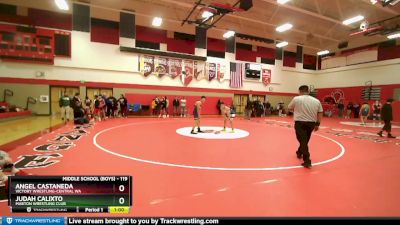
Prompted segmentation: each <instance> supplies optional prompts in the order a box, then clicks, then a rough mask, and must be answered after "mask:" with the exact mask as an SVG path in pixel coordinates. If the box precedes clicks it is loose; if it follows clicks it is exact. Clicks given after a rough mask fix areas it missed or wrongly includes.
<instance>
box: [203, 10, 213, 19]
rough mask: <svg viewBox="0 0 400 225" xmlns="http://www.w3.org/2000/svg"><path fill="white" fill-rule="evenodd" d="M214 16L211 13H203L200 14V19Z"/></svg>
mask: <svg viewBox="0 0 400 225" xmlns="http://www.w3.org/2000/svg"><path fill="white" fill-rule="evenodd" d="M213 15H214V14H213V13H212V12H210V11H204V12H203V13H202V14H201V17H202V18H205V19H206V18H209V17H212V16H213Z"/></svg>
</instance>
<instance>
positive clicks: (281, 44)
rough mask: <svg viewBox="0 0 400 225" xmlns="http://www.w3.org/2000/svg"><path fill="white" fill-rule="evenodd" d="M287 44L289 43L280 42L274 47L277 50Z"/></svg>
mask: <svg viewBox="0 0 400 225" xmlns="http://www.w3.org/2000/svg"><path fill="white" fill-rule="evenodd" d="M288 44H289V43H288V42H287V41H283V42H280V43H278V44H276V47H277V48H283V47H285V46H287V45H288Z"/></svg>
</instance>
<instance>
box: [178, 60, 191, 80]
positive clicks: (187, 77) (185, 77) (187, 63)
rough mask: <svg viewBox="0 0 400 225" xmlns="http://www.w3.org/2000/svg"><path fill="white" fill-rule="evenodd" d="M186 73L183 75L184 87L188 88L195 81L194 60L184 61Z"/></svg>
mask: <svg viewBox="0 0 400 225" xmlns="http://www.w3.org/2000/svg"><path fill="white" fill-rule="evenodd" d="M183 67H184V72H183V73H182V75H181V81H182V83H183V85H185V86H187V85H189V83H190V82H191V81H192V80H193V60H183Z"/></svg>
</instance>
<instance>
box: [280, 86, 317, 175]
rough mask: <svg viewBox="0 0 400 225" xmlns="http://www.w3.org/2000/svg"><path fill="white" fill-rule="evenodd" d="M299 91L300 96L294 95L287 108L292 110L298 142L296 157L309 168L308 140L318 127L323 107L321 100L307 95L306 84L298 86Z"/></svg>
mask: <svg viewBox="0 0 400 225" xmlns="http://www.w3.org/2000/svg"><path fill="white" fill-rule="evenodd" d="M299 93H300V96H297V97H294V98H293V100H292V101H291V102H290V104H289V106H288V108H289V110H293V111H294V121H295V130H296V138H297V140H298V141H299V143H300V146H299V148H298V149H297V152H296V155H297V158H299V159H300V158H302V157H303V160H304V162H303V163H302V164H301V165H302V166H303V167H305V168H311V159H310V152H309V149H308V142H309V141H310V138H311V134H312V132H313V131H318V129H319V125H320V123H321V119H322V113H323V109H322V105H321V102H320V101H319V100H318V99H316V98H314V97H312V96H310V95H309V93H310V92H309V89H308V86H307V85H302V86H300V87H299Z"/></svg>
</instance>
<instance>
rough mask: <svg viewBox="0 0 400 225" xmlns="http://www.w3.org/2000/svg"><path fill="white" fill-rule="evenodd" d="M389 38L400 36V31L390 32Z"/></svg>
mask: <svg viewBox="0 0 400 225" xmlns="http://www.w3.org/2000/svg"><path fill="white" fill-rule="evenodd" d="M387 38H389V39H396V38H400V32H398V33H394V34H390V35H388V36H387Z"/></svg>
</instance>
